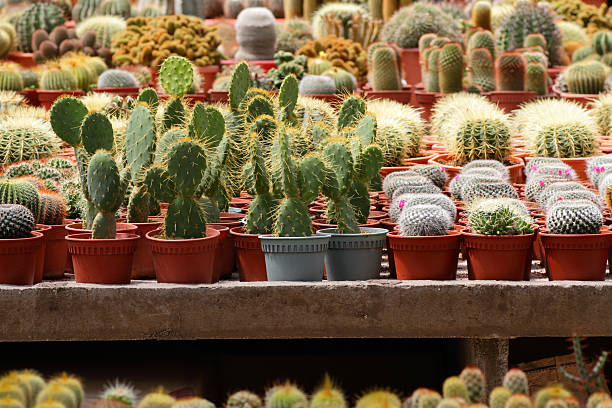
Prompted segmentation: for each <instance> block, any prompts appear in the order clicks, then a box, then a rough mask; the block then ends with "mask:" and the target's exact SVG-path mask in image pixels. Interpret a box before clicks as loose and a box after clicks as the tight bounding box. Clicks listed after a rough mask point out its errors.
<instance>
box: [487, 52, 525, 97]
mask: <svg viewBox="0 0 612 408" xmlns="http://www.w3.org/2000/svg"><path fill="white" fill-rule="evenodd" d="M526 71H527V62H526V61H525V57H524V56H523V55H522V54H521V53H519V52H504V53H501V54H499V55H498V56H497V58H496V60H495V77H496V81H495V82H496V87H497V90H498V91H523V90H524V89H525V75H526Z"/></svg>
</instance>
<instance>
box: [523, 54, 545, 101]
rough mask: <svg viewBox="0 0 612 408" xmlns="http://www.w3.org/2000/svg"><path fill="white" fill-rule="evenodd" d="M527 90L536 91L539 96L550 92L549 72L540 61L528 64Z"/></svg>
mask: <svg viewBox="0 0 612 408" xmlns="http://www.w3.org/2000/svg"><path fill="white" fill-rule="evenodd" d="M525 90H526V91H530V92H535V93H536V95H539V96H543V95H546V94H548V74H547V71H546V68H545V67H544V65H542V64H540V63H538V62H531V63H529V64H528V65H527V73H526V75H525Z"/></svg>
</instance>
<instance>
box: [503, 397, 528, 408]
mask: <svg viewBox="0 0 612 408" xmlns="http://www.w3.org/2000/svg"><path fill="white" fill-rule="evenodd" d="M532 407H533V404H532V403H531V398H529V396H528V395H525V394H513V395H512V396H511V397H510V398H508V401H506V408H532Z"/></svg>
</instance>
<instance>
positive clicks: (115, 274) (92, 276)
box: [66, 232, 140, 284]
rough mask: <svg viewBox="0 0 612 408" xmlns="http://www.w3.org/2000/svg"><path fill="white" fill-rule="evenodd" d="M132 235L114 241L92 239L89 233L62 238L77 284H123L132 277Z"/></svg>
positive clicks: (134, 242) (134, 237) (118, 237)
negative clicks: (64, 240) (70, 259)
mask: <svg viewBox="0 0 612 408" xmlns="http://www.w3.org/2000/svg"><path fill="white" fill-rule="evenodd" d="M139 239H140V237H139V236H138V235H136V234H128V233H118V234H117V237H116V238H115V239H92V238H91V232H86V233H82V234H71V235H68V236H66V241H68V252H69V253H70V255H72V264H73V266H74V278H75V280H76V281H77V282H78V283H99V284H126V283H130V280H131V277H132V275H131V274H132V260H133V259H134V252H135V251H136V242H137V241H138V240H139Z"/></svg>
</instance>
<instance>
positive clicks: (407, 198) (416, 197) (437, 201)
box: [389, 193, 457, 222]
mask: <svg viewBox="0 0 612 408" xmlns="http://www.w3.org/2000/svg"><path fill="white" fill-rule="evenodd" d="M420 204H433V205H437V206H438V207H441V208H442V209H444V210H445V211H446V212H448V213H449V215H450V218H451V219H452V220H455V218H456V217H457V207H455V204H454V203H453V200H451V199H450V198H449V197H447V196H445V195H444V194H440V193H437V194H431V193H430V194H427V193H425V194H412V193H407V194H400V195H396V196H395V198H394V199H393V200H392V201H391V205H390V208H389V218H391V219H392V220H393V221H394V222H397V221H398V220H399V217H400V215H401V214H402V211H403V209H404V208H408V207H412V206H414V205H420Z"/></svg>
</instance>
